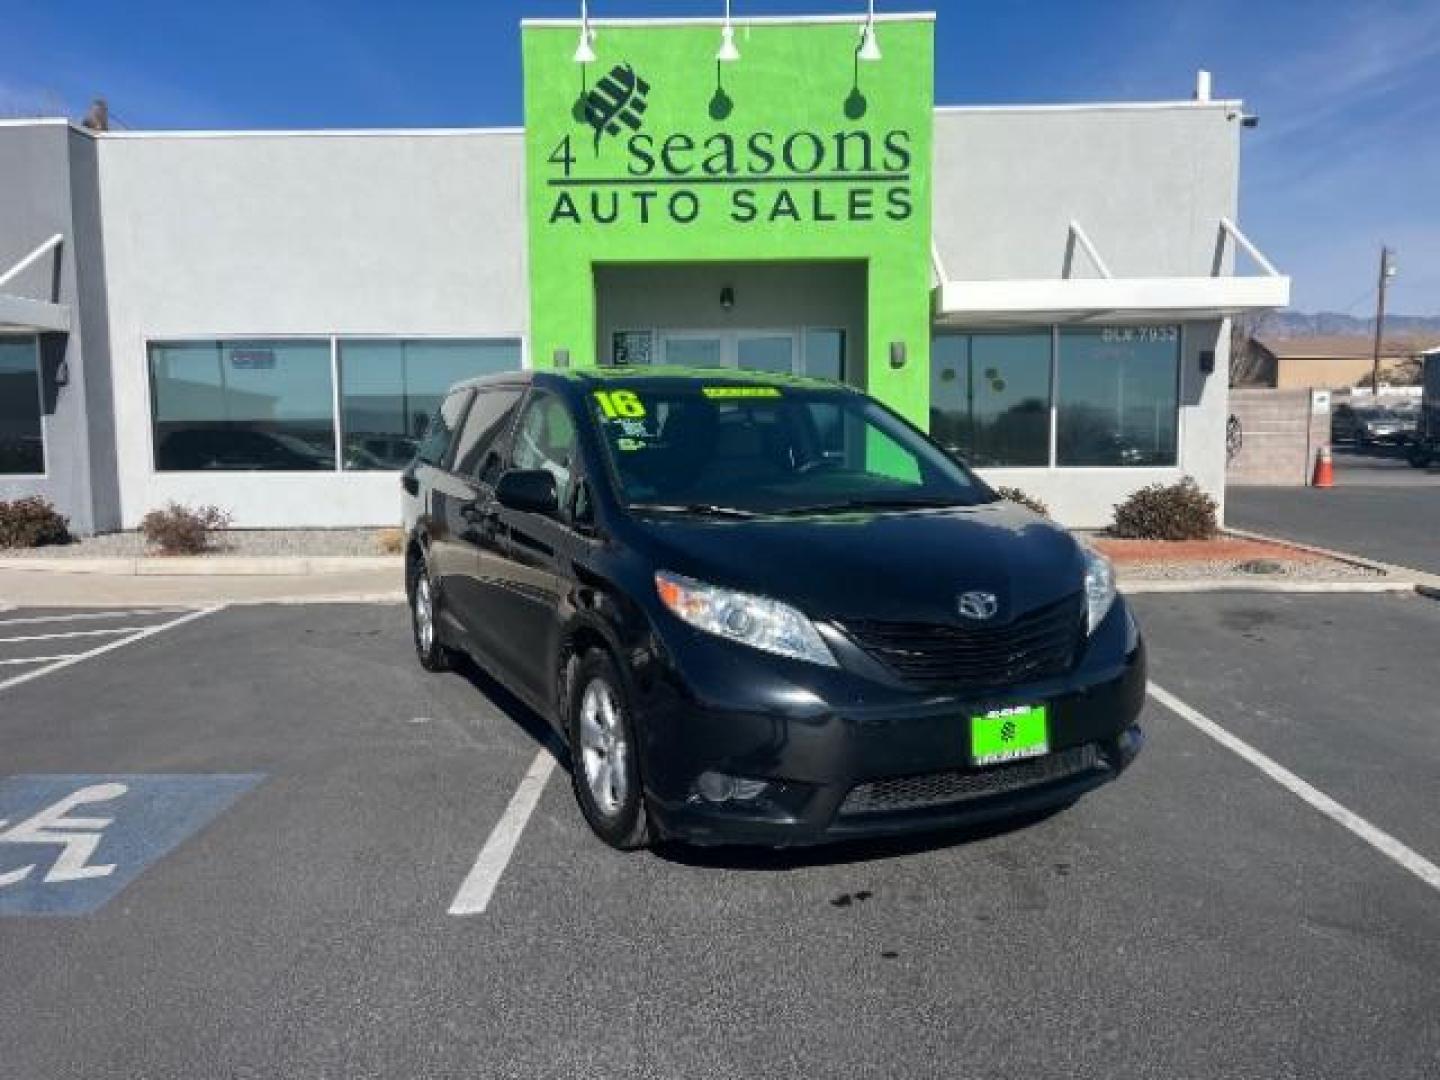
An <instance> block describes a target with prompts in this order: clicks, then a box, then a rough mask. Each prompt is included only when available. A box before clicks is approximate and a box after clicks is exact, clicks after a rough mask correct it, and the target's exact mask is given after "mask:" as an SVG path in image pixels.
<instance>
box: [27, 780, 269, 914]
mask: <svg viewBox="0 0 1440 1080" xmlns="http://www.w3.org/2000/svg"><path fill="white" fill-rule="evenodd" d="M262 779H263V775H262V774H258V773H246V774H197V775H176V774H121V775H106V774H99V775H94V774H77V775H35V776H12V777H8V778H6V779H3V780H0V916H3V915H84V914H87V913H89V912H92V911H96V910H98V909H99V908H101V907H103V906H104V905H105V904H106V903H108V902H109V901H110V900H112V899H113V898H114V897H115V896H116V895H118V894H119V893H120V891H121V890H122V889H124V888H125V886H126V885H128V884H129V883H130V882H131V881H133V880H135V878H136V877H138V876H139V875H140V874H141V873H142V872H144V870H145V869H146V868H147V867H149V866H150V865H151V864H152V863H154V862H155V861H156V860H157V859H159V858H161V857H162V856H164V855H165V854H167V853H168V852H170V851H172V850H174V849H175V848H176V847H177V846H179V844H180V843H181V842H183V841H184V840H185V839H186V838H187V837H189V836H191V835H192V834H193V833H195V832H197V831H198V830H200V829H201V828H203V827H204V826H205V825H207V824H209V823H210V822H211V821H213V820H214V819H215V818H216V817H217V816H219V815H220V814H221V813H222V812H223V811H224V810H225V809H226V808H227V807H229V806H230V805H231V804H232V803H233V802H234V801H235V800H236V799H237V798H239V797H240V796H241V795H242V794H244V793H245V792H246V791H248V790H249V789H250V788H252V787H253V786H255V784H257V783H258V782H259V781H260V780H262Z"/></svg>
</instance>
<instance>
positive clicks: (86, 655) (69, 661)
mask: <svg viewBox="0 0 1440 1080" xmlns="http://www.w3.org/2000/svg"><path fill="white" fill-rule="evenodd" d="M224 606H225V605H224V604H217V605H215V606H214V607H203V608H197V609H196V610H194V611H191V612H189V613H188V614H185V615H182V616H180V618H178V619H171V620H170V621H169V622H164V623H157V624H156V625H154V626H147V627H145V629H143V630H141V631H140V632H139V633H138V634H131V635H130V636H129V637H123V638H119V639H117V640H115V641H107V642H106V643H105V644H104V645H101V646H99V647H97V648H94V649H91V650H90V651H89V652H83V653H76V654H75V655H74V656H70V657H67V658H66V659H64V660H57V661H56V662H55V663H53V664H50V665H48V666H47V667H42V668H37V669H36V670H34V671H27V672H25V673H24V674H23V675H16V676H15V677H14V678H11V679H6V680H5V681H4V682H0V690H9V689H10V688H11V687H12V686H19V685H20V684H21V683H27V682H29V681H30V680H32V679H38V678H40V677H41V676H42V675H49V674H50V673H51V672H52V671H60V670H62V669H64V668H67V667H70V666H71V665H73V664H79V663H82V662H84V661H86V660H89V659H90V658H91V657H95V656H100V655H103V654H104V653H108V652H111V651H113V650H115V649H121V648H124V647H125V646H126V645H129V644H131V643H132V642H136V641H141V640H143V639H144V638H147V637H150V636H152V635H154V634H158V633H160V632H161V631H162V630H169V629H170V628H171V627H172V626H180V625H181V624H182V623H187V622H191V621H193V620H195V619H199V618H202V617H204V616H206V615H210V614H213V613H214V612H217V611H219V610H220V609H221V608H223V607H224Z"/></svg>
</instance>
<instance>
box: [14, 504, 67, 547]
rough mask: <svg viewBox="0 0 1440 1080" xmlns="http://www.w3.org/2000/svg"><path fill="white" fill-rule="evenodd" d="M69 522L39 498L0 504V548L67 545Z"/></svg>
mask: <svg viewBox="0 0 1440 1080" xmlns="http://www.w3.org/2000/svg"><path fill="white" fill-rule="evenodd" d="M70 540H71V536H70V519H69V518H67V517H66V516H65V515H64V514H62V513H60V512H59V511H58V510H56V509H55V507H53V506H51V505H50V503H49V502H48V501H47V500H45V499H42V498H40V497H39V496H38V495H35V496H31V497H30V498H28V499H16V500H15V501H14V502H0V548H30V547H43V546H44V545H46V544H68V543H70Z"/></svg>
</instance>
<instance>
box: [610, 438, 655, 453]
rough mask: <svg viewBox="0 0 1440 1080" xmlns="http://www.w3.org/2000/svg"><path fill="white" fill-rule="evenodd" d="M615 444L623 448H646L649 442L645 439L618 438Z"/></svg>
mask: <svg viewBox="0 0 1440 1080" xmlns="http://www.w3.org/2000/svg"><path fill="white" fill-rule="evenodd" d="M615 445H616V446H617V447H618V448H619V449H621V450H644V449H645V447H646V446H647V445H648V444H647V443H646V442H645V440H644V439H616V440H615Z"/></svg>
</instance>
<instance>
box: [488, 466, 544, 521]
mask: <svg viewBox="0 0 1440 1080" xmlns="http://www.w3.org/2000/svg"><path fill="white" fill-rule="evenodd" d="M495 501H496V502H498V503H499V504H500V505H501V506H503V507H506V508H507V509H509V510H520V511H523V512H524V513H527V514H555V513H557V512H558V511H559V509H560V494H559V491H558V490H557V489H556V487H555V476H554V474H553V473H550V472H547V471H546V470H545V469H510V470H508V471H507V472H503V473H501V474H500V479H499V480H497V481H495Z"/></svg>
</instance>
